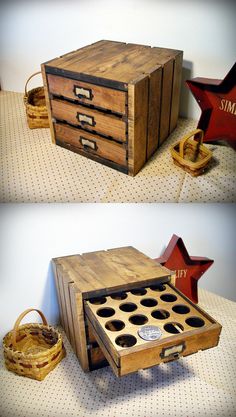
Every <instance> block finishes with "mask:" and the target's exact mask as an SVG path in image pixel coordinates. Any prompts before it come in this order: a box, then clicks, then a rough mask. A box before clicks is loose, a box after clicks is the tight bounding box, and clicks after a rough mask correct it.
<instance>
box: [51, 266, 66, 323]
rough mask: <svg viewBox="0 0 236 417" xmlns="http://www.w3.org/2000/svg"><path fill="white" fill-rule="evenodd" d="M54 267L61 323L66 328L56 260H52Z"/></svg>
mask: <svg viewBox="0 0 236 417" xmlns="http://www.w3.org/2000/svg"><path fill="white" fill-rule="evenodd" d="M52 268H53V275H54V281H55V284H56V291H57V300H58V305H59V313H60V324H61V325H62V327H63V329H64V328H65V323H64V314H63V308H62V300H61V293H60V286H59V281H58V275H57V266H56V264H55V263H54V262H52Z"/></svg>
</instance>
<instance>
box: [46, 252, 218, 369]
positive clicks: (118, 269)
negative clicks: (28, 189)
mask: <svg viewBox="0 0 236 417" xmlns="http://www.w3.org/2000/svg"><path fill="white" fill-rule="evenodd" d="M53 266H54V272H55V279H56V285H57V291H58V299H59V306H60V314H61V323H62V326H63V328H64V329H65V332H66V334H67V337H68V339H69V341H70V343H71V345H72V347H73V349H74V351H75V353H76V355H77V357H78V359H79V361H80V364H81V366H82V368H83V370H84V371H89V370H93V369H97V368H100V367H102V366H104V365H107V364H110V366H111V368H112V369H113V371H114V373H115V375H116V376H123V375H126V374H129V373H131V372H135V371H138V370H139V369H141V368H148V367H151V366H154V365H158V364H160V363H161V362H168V361H171V360H175V359H178V358H179V357H181V356H187V355H190V354H192V353H195V352H197V351H198V350H203V349H208V348H211V347H213V346H216V345H217V344H218V341H219V335H220V331H221V326H220V324H218V323H217V322H216V321H215V320H214V319H213V318H212V317H210V316H209V315H208V314H207V313H205V312H204V311H203V310H202V309H200V308H199V307H198V306H196V305H195V304H193V303H192V302H191V301H190V300H189V299H188V298H187V297H186V296H184V295H183V294H182V293H181V292H180V291H179V290H177V289H176V288H175V287H174V286H173V285H171V284H170V279H171V276H172V274H173V273H172V272H171V271H169V270H168V269H166V268H165V267H163V266H161V265H159V264H157V263H156V262H155V261H154V260H152V259H150V258H148V257H147V256H145V255H144V254H142V253H141V252H139V251H138V250H136V249H134V248H132V247H125V248H118V249H111V250H108V251H99V252H92V253H86V254H83V255H74V256H66V257H62V258H56V259H53ZM146 326H155V329H156V328H157V330H158V331H159V333H160V337H159V339H158V340H144V339H143V338H142V337H141V336H140V334H139V331H140V330H141V329H142V330H147V327H146ZM156 326H157V327H156ZM149 330H150V327H149Z"/></svg>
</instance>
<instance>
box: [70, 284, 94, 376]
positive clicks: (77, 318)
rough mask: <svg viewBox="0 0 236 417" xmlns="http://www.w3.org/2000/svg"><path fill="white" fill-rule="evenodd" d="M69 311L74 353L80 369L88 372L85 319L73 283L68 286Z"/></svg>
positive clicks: (81, 301) (81, 304)
mask: <svg viewBox="0 0 236 417" xmlns="http://www.w3.org/2000/svg"><path fill="white" fill-rule="evenodd" d="M69 291H70V299H71V311H72V318H73V326H74V335H75V346H76V353H77V357H78V359H79V362H80V364H81V367H82V369H83V370H84V371H85V372H87V371H89V361H88V352H87V342H86V332H85V317H84V309H83V300H82V295H81V293H80V292H79V291H78V289H77V288H76V286H75V285H74V284H73V283H70V285H69Z"/></svg>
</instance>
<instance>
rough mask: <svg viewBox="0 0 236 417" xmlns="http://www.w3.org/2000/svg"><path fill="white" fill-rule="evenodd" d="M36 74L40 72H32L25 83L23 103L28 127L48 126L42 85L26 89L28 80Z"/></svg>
mask: <svg viewBox="0 0 236 417" xmlns="http://www.w3.org/2000/svg"><path fill="white" fill-rule="evenodd" d="M38 74H41V72H40V71H39V72H36V73H35V74H32V75H31V76H30V77H29V78H28V80H27V81H26V84H25V95H24V103H25V107H26V115H27V122H28V126H29V128H30V129H37V128H42V127H49V121H48V111H47V107H46V100H45V93H44V87H37V88H33V89H32V90H30V91H27V86H28V82H29V81H30V80H31V78H33V77H34V76H35V75H38Z"/></svg>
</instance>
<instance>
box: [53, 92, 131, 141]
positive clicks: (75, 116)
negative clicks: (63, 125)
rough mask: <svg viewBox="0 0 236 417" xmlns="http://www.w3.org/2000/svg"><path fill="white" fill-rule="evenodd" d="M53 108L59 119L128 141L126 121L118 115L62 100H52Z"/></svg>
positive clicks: (54, 115) (54, 114) (55, 116)
mask: <svg viewBox="0 0 236 417" xmlns="http://www.w3.org/2000/svg"><path fill="white" fill-rule="evenodd" d="M51 108H52V116H53V117H54V118H56V119H58V120H61V121H66V122H68V123H71V124H73V125H75V126H80V127H82V128H83V129H86V130H90V131H91V130H92V131H96V132H97V133H101V134H103V135H105V136H109V137H112V138H114V139H116V140H118V141H120V142H125V141H126V123H125V122H124V121H123V120H122V119H120V118H118V117H115V116H112V115H107V114H103V113H101V112H99V111H96V110H91V109H89V108H87V107H83V106H80V105H76V104H71V103H67V102H66V101H62V100H51Z"/></svg>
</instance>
